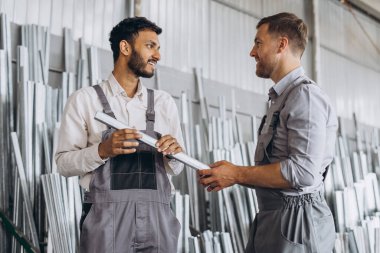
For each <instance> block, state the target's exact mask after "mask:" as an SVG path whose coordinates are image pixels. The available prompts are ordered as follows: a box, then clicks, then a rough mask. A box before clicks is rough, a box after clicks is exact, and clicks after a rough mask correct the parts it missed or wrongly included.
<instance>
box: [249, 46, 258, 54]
mask: <svg viewBox="0 0 380 253" xmlns="http://www.w3.org/2000/svg"><path fill="white" fill-rule="evenodd" d="M249 55H250V56H251V57H256V55H257V51H256V46H255V45H254V46H253V47H252V49H251V52H250V53H249Z"/></svg>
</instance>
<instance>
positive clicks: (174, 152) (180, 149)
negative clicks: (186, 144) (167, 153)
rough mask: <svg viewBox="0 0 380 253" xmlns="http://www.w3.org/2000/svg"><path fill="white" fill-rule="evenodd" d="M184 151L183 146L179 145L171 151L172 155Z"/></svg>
mask: <svg viewBox="0 0 380 253" xmlns="http://www.w3.org/2000/svg"><path fill="white" fill-rule="evenodd" d="M181 152H182V148H181V146H179V145H178V147H177V148H176V149H175V150H174V151H173V152H172V153H171V154H172V155H175V154H178V153H181Z"/></svg>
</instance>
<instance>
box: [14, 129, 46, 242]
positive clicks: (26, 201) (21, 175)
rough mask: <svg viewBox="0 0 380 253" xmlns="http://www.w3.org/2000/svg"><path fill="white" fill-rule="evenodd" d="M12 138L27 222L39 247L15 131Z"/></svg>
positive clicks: (33, 240)
mask: <svg viewBox="0 0 380 253" xmlns="http://www.w3.org/2000/svg"><path fill="white" fill-rule="evenodd" d="M11 138H12V146H13V152H14V155H15V158H16V163H17V171H18V175H19V178H20V184H21V190H22V195H23V199H24V204H25V206H26V215H27V219H28V220H27V222H28V225H29V229H30V231H31V236H32V243H33V245H34V246H35V247H37V248H39V244H38V236H37V230H36V225H35V224H34V220H33V211H32V204H31V201H30V197H29V193H28V187H27V181H26V177H25V169H24V165H23V162H22V158H21V152H20V146H19V143H18V138H17V134H16V133H15V132H12V133H11Z"/></svg>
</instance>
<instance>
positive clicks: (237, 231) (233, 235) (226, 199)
mask: <svg viewBox="0 0 380 253" xmlns="http://www.w3.org/2000/svg"><path fill="white" fill-rule="evenodd" d="M195 74H196V81H197V84H198V90H199V94H200V103H201V111H202V113H201V122H203V124H202V125H196V126H195V127H194V126H193V123H192V122H191V121H190V119H192V116H191V115H192V112H191V108H192V107H191V105H189V101H191V99H189V98H188V95H187V93H186V92H182V95H181V109H182V110H181V114H182V117H181V123H182V130H183V135H184V140H185V147H186V151H187V153H190V154H191V155H192V156H196V157H197V158H198V159H200V160H202V161H205V160H207V161H208V162H212V161H217V160H229V161H231V162H233V163H236V164H240V165H249V164H250V163H251V162H252V163H253V162H254V161H253V160H254V159H253V155H252V154H249V153H254V149H255V147H254V145H255V141H256V137H255V135H256V118H255V117H252V135H253V141H250V142H248V143H239V142H238V140H242V133H241V132H242V131H241V126H240V122H239V121H238V120H237V117H236V109H235V108H234V105H233V106H232V108H233V110H232V111H233V112H235V113H234V114H235V115H234V119H228V118H227V114H226V101H225V97H223V96H221V97H219V117H215V116H213V117H211V118H209V114H208V109H207V108H208V106H207V102H206V101H205V98H204V97H202V94H203V87H202V79H201V76H200V70H199V69H196V71H195ZM202 108H203V109H202ZM206 126H207V127H206ZM202 134H204V135H205V137H206V138H205V139H207V140H208V142H207V141H206V142H202V141H201V136H203V135H202ZM247 150H249V152H247ZM205 151H206V152H205ZM207 153H208V154H209V157H204V156H202V154H207ZM185 175H186V178H185V179H186V184H185V186H186V187H185V188H186V189H185V190H186V192H188V193H189V195H190V214H191V220H190V224H191V225H192V226H193V227H194V228H198V227H197V219H196V218H195V217H197V216H196V214H197V212H199V213H198V217H199V221H203V220H205V221H206V223H199V228H200V231H203V230H205V229H207V228H208V227H209V228H211V229H212V231H214V232H229V233H228V236H229V237H230V238H229V240H230V242H231V243H230V246H231V249H233V250H232V251H231V252H243V251H244V247H245V245H246V243H247V242H248V233H249V226H250V224H251V223H252V221H253V219H254V218H255V214H256V212H257V211H258V210H257V201H255V192H254V190H252V189H247V188H244V187H241V186H235V187H232V188H229V189H225V190H223V191H221V192H217V193H211V194H210V193H208V192H206V191H205V190H204V188H203V187H201V186H199V185H198V183H197V182H196V181H195V180H194V179H196V178H197V177H196V175H195V174H194V172H193V171H192V170H185ZM183 176H184V175H182V177H183ZM182 182H183V181H182ZM183 187H184V185H183V184H181V188H183ZM205 201H206V202H208V203H209V207H208V206H207V203H205ZM178 218H181V217H178ZM207 221H208V222H207ZM201 224H202V226H200V225H201ZM197 230H199V229H197ZM189 240H190V252H197V251H199V250H201V251H202V252H203V251H204V250H207V248H208V247H209V246H210V245H213V247H212V248H213V250H219V249H220V250H222V251H221V252H229V251H225V248H223V247H225V246H223V244H221V243H218V242H217V241H214V240H215V239H212V240H207V243H206V242H205V243H201V241H202V240H201V241H198V239H197V238H196V237H191V238H189ZM181 244H182V245H183V244H184V241H182V242H181ZM214 246H215V247H214ZM178 252H182V251H178ZM211 252H214V251H211ZM215 252H217V251H215Z"/></svg>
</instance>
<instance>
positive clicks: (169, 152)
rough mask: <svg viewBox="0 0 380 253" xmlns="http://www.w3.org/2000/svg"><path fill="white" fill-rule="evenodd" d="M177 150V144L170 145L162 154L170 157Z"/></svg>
mask: <svg viewBox="0 0 380 253" xmlns="http://www.w3.org/2000/svg"><path fill="white" fill-rule="evenodd" d="M177 148H179V144H178V143H177V142H175V143H172V144H171V145H170V146H169V147H168V148H167V149H165V150H164V152H163V153H164V155H167V154H169V155H172V154H173V152H174V151H175V150H176V149H177Z"/></svg>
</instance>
